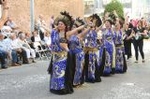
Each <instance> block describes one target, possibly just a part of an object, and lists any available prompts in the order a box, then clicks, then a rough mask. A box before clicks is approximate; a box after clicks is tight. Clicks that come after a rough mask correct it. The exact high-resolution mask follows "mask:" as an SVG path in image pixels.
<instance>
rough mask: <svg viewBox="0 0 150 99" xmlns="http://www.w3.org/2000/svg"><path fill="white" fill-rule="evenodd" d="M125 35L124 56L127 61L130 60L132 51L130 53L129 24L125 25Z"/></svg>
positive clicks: (130, 29) (130, 27)
mask: <svg viewBox="0 0 150 99" xmlns="http://www.w3.org/2000/svg"><path fill="white" fill-rule="evenodd" d="M124 32H125V35H124V47H125V54H126V55H127V59H129V58H131V56H132V51H131V43H132V39H133V36H132V32H133V27H132V26H131V25H130V23H127V24H126V25H125V31H124Z"/></svg>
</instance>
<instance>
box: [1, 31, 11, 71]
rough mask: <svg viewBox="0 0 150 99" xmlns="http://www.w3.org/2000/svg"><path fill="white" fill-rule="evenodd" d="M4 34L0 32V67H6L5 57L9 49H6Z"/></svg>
mask: <svg viewBox="0 0 150 99" xmlns="http://www.w3.org/2000/svg"><path fill="white" fill-rule="evenodd" d="M4 37H5V35H4V34H3V33H0V61H1V68H3V69H6V68H7V61H6V60H7V57H8V55H10V54H9V51H8V50H7V47H6V44H5V40H4Z"/></svg>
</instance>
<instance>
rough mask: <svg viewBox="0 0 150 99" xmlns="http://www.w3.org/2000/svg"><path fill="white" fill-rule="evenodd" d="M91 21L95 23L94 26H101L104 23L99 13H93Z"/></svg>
mask: <svg viewBox="0 0 150 99" xmlns="http://www.w3.org/2000/svg"><path fill="white" fill-rule="evenodd" d="M89 18H90V21H91V22H92V23H93V25H94V26H96V27H99V26H101V25H102V20H101V18H100V17H99V16H98V15H97V14H93V15H91V16H90V17H89Z"/></svg>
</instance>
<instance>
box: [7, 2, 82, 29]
mask: <svg viewBox="0 0 150 99" xmlns="http://www.w3.org/2000/svg"><path fill="white" fill-rule="evenodd" d="M83 3H84V2H83V0H34V5H35V7H34V14H35V18H37V17H38V16H39V15H40V14H41V15H43V16H44V19H45V20H46V22H47V24H49V21H50V16H52V15H54V16H55V17H56V16H58V15H59V12H61V11H65V10H66V11H68V12H69V13H70V14H71V15H73V16H74V17H77V16H80V17H83V15H84V6H83ZM9 6H10V9H9V16H10V17H12V19H13V20H14V21H15V22H16V24H17V25H18V26H19V27H20V28H21V29H22V30H26V31H30V0H9Z"/></svg>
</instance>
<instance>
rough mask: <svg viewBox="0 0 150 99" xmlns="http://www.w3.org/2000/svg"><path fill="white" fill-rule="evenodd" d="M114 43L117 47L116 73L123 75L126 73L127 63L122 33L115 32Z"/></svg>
mask: <svg viewBox="0 0 150 99" xmlns="http://www.w3.org/2000/svg"><path fill="white" fill-rule="evenodd" d="M114 43H115V46H116V67H115V72H116V73H123V72H125V71H126V69H127V67H126V61H125V57H124V56H125V50H124V46H123V36H122V31H121V30H120V31H117V32H116V31H115V32H114Z"/></svg>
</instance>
